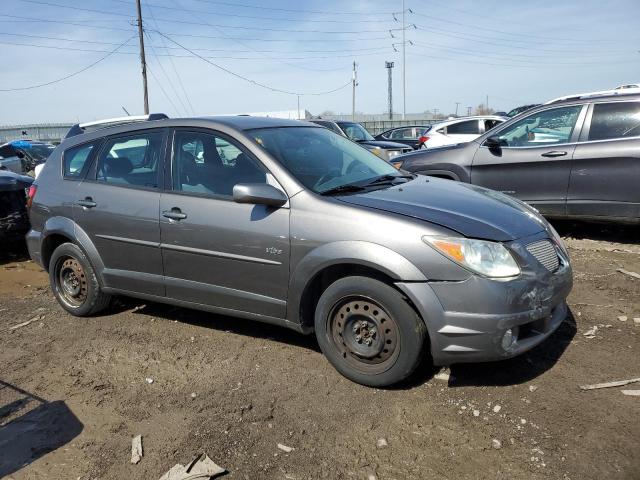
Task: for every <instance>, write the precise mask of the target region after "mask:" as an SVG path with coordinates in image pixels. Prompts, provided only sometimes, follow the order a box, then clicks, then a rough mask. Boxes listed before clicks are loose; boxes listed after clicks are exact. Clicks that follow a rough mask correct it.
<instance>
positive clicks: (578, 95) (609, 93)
mask: <svg viewBox="0 0 640 480" xmlns="http://www.w3.org/2000/svg"><path fill="white" fill-rule="evenodd" d="M638 93H640V88H624V89H616V90H601V91H599V92H588V93H575V94H573V95H567V96H564V97H558V98H554V99H553V100H549V101H548V102H545V103H544V104H545V105H548V104H550V103H556V102H562V101H564V100H582V99H583V98H596V97H610V96H614V95H633V94H638Z"/></svg>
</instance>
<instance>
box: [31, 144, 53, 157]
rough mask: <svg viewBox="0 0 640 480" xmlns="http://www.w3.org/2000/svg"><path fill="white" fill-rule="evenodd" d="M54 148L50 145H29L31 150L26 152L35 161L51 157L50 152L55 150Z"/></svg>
mask: <svg viewBox="0 0 640 480" xmlns="http://www.w3.org/2000/svg"><path fill="white" fill-rule="evenodd" d="M55 148H56V147H55V146H54V145H51V144H46V143H45V144H31V148H29V149H28V150H26V152H27V153H28V154H29V155H30V156H31V157H33V158H35V159H37V160H42V159H45V158H47V157H48V156H49V155H51V152H53V151H54V150H55Z"/></svg>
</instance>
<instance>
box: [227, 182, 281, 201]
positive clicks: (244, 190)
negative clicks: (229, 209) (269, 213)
mask: <svg viewBox="0 0 640 480" xmlns="http://www.w3.org/2000/svg"><path fill="white" fill-rule="evenodd" d="M287 200H288V198H287V196H286V195H285V194H284V192H283V191H282V190H280V189H278V188H276V187H274V186H273V185H269V184H268V183H238V184H236V185H234V187H233V201H234V202H236V203H251V204H254V205H267V206H269V207H281V206H282V205H284V204H285V203H287Z"/></svg>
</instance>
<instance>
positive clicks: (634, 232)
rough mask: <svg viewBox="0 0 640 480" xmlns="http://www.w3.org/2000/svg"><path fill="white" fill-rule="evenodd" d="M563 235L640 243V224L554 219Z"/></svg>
mask: <svg viewBox="0 0 640 480" xmlns="http://www.w3.org/2000/svg"><path fill="white" fill-rule="evenodd" d="M551 223H552V224H553V226H554V227H555V229H556V230H557V231H558V233H559V234H560V235H562V236H563V237H571V238H577V239H588V240H600V241H605V242H614V243H630V244H635V245H640V225H626V224H620V223H596V222H585V221H570V220H552V221H551Z"/></svg>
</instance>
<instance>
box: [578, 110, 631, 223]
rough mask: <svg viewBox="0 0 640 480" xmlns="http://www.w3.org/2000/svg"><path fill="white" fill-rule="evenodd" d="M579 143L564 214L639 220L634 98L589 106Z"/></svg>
mask: <svg viewBox="0 0 640 480" xmlns="http://www.w3.org/2000/svg"><path fill="white" fill-rule="evenodd" d="M580 140H581V142H580V143H578V145H577V146H576V150H575V152H574V155H573V169H572V171H571V179H570V182H569V195H568V198H567V213H568V214H569V215H576V216H592V217H600V216H606V217H627V218H628V217H631V218H638V217H640V100H631V101H620V100H617V101H609V102H596V103H594V104H593V105H591V106H590V110H589V113H588V115H587V120H586V124H585V129H584V131H583V132H582V135H581V137H580Z"/></svg>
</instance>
